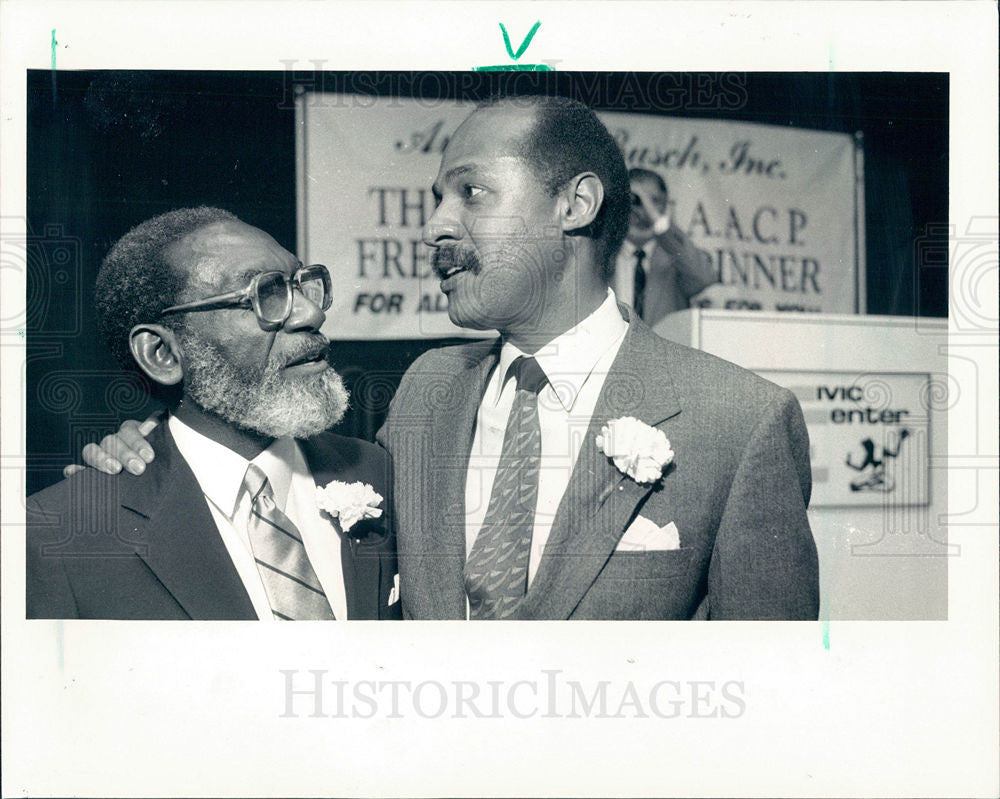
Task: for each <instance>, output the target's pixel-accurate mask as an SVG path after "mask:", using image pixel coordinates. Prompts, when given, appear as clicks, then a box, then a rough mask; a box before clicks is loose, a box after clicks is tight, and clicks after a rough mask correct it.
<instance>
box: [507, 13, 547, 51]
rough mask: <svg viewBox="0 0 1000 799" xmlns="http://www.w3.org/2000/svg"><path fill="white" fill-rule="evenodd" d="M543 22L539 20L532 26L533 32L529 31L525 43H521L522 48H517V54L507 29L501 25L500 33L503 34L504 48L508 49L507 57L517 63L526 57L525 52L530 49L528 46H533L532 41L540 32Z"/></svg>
mask: <svg viewBox="0 0 1000 799" xmlns="http://www.w3.org/2000/svg"><path fill="white" fill-rule="evenodd" d="M541 24H542V21H541V20H538V22H536V23H535V24H534V25H532V26H531V30H530V31H528V35H527V36H525V37H524V41H523V42H521V46H520V47H518V48H517V52H516V53H515V52H514V51H513V50H512V49H511V46H510V37H509V36H508V35H507V29H506V28H505V27H504V26H503V23H502V22H501V23H500V31H501V33H503V46H504V47H506V48H507V55H509V56H510V57H511V60H513V61H517V59H519V58H520V57H521V56H523V55H524V51H525V50H527V49H528V45H529V44H531V40H532V39H533V38H534V37H535V33H537V32H538V28H539V27H540V26H541Z"/></svg>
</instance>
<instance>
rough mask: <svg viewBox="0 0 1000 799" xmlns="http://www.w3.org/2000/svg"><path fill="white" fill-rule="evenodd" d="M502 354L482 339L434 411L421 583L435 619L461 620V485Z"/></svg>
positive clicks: (497, 343)
mask: <svg viewBox="0 0 1000 799" xmlns="http://www.w3.org/2000/svg"><path fill="white" fill-rule="evenodd" d="M499 355H500V339H496V340H494V341H491V342H484V344H483V346H482V347H477V348H473V349H472V351H471V352H469V353H467V354H466V355H465V357H463V359H462V363H461V364H460V365H459V368H458V369H457V370H456V373H455V377H454V378H453V381H452V383H451V385H450V386H448V391H449V392H450V395H451V397H453V398H454V402H451V403H442V404H443V405H446V406H447V407H441V408H438V409H436V411H435V413H434V414H433V418H432V427H431V434H430V441H429V442H427V443H428V445H429V446H430V447H431V452H432V456H431V459H430V464H431V469H430V474H429V475H425V478H429V479H423V480H422V481H421V485H422V486H424V491H423V492H422V494H421V500H422V502H423V503H425V507H428V508H431V509H432V512H431V514H430V515H429V518H430V521H431V523H430V524H429V525H428V527H427V529H425V530H423V531H421V535H423V536H426V541H427V543H426V548H425V549H424V550H423V552H426V553H433V556H432V557H430V558H425V559H424V561H423V566H422V568H423V569H424V580H425V581H426V583H425V584H427V585H430V586H433V594H432V595H431V596H429V597H427V598H426V601H428V602H429V603H430V604H431V612H430V615H428V616H426V617H427V618H434V619H455V618H458V619H464V618H465V617H466V600H465V597H466V594H465V573H464V570H465V483H466V477H467V473H468V468H469V455H470V452H471V450H472V440H473V437H474V435H475V429H476V416H477V414H478V411H479V404H480V402H481V400H482V396H483V392H484V391H485V389H486V381H487V379H488V378H489V376H490V372H491V371H492V370H493V368H494V367H495V366H496V364H497V361H498V359H499Z"/></svg>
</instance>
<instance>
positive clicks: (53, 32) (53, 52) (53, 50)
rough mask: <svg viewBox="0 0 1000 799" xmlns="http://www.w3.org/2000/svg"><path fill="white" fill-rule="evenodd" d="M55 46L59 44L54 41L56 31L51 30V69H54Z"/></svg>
mask: <svg viewBox="0 0 1000 799" xmlns="http://www.w3.org/2000/svg"><path fill="white" fill-rule="evenodd" d="M57 44H59V42H57V41H56V29H55V28H53V29H52V45H51V47H52V69H55V68H56V45H57Z"/></svg>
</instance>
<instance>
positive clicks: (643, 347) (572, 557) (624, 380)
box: [515, 309, 681, 619]
mask: <svg viewBox="0 0 1000 799" xmlns="http://www.w3.org/2000/svg"><path fill="white" fill-rule="evenodd" d="M625 313H626V314H628V311H627V309H625ZM666 362H667V355H666V353H665V351H664V342H663V341H662V339H660V338H659V336H657V335H656V334H655V333H653V332H652V331H651V330H650V329H649V327H648V326H647V325H645V324H644V323H643V322H642V321H640V320H637V319H630V320H629V329H628V332H627V333H626V334H625V339H624V340H623V341H622V346H621V349H620V350H619V351H618V355H617V357H616V358H615V361H614V363H613V364H612V366H611V369H610V370H609V371H608V375H607V378H606V379H605V381H604V386H603V387H602V389H601V393H600V395H599V397H598V400H597V404H596V406H595V408H594V415H593V417H592V418H591V422H590V426H589V428H588V430H587V435H586V438H585V440H584V442H583V445H582V446H581V448H580V454H579V456H578V457H577V461H576V465H575V467H574V469H573V474H572V476H571V477H570V481H569V485H568V486H567V489H566V493H565V495H564V496H563V498H562V501H561V502H560V505H559V509H558V511H557V512H556V516H555V519H554V520H553V523H552V530H551V532H550V533H549V538H548V541H547V542H546V545H545V551H544V553H543V555H542V559H541V562H540V563H539V566H538V572H537V574H536V575H535V579H534V580H533V581H532V583H531V586H530V588H529V589H528V594H527V596H526V597H525V599H524V602H522V603H521V606H520V607H519V609H518V612H517V614H516V615H515V618H522V619H565V618H568V617H569V615H570V614H571V613H572V612H573V609H574V608H575V607H576V606H577V604H579V602H580V599H581V598H582V597H583V595H584V593H586V591H587V589H588V588H589V587H590V585H591V583H593V581H594V579H595V578H596V577H597V575H598V573H599V572H600V570H601V569H602V568H603V566H604V564H605V562H606V561H607V559H608V558H609V557H610V556H611V553H612V552H613V551H614V549H615V546H616V545H617V544H618V541H619V539H620V538H621V537H622V535H623V533H624V532H625V528H626V526H627V525H628V522H629V520H630V519H631V518H632V516H633V514H634V513H635V510H636V508H637V507H638V505H639V503H640V502H642V501H643V499H645V497H646V496H647V495H648V494H649V493H650V491H652V490H654V489H655V487H656V486H655V484H654V485H646V486H644V485H640V484H639V483H636V482H635V481H633V480H631V479H629V478H627V477H625V476H624V475H623V474H622V473H621V472H619V471H618V469H617V468H616V467H615V466H614V464H613V463H612V461H611V459H610V458H608V457H607V456H606V455H604V453H603V452H601V451H600V449H598V447H597V444H596V438H597V436H598V434H599V433H600V431H601V427H602V426H603V425H604V424H606V423H607V422H608V420H610V419H616V418H618V417H621V416H634V417H636V418H637V419H639V420H640V421H643V422H645V423H646V424H648V425H651V426H655V425H657V424H659V423H661V422H663V421H665V420H666V419H669V418H670V417H672V416H675V415H676V414H678V413H680V410H681V408H680V405H679V403H678V401H677V397H676V393H675V392H674V389H673V385H672V381H671V380H670V376H669V374H668V369H667V365H666ZM669 474H670V472H669V470H668V472H667V474H666V475H665V479H667V478H669Z"/></svg>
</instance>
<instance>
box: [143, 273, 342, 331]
mask: <svg viewBox="0 0 1000 799" xmlns="http://www.w3.org/2000/svg"><path fill="white" fill-rule="evenodd" d="M296 289H298V290H299V291H301V292H302V296H303V297H305V298H306V299H307V300H309V301H310V302H311V303H313V305H315V306H316V307H317V308H319V309H321V310H323V311H325V310H327V309H328V308H329V307H330V305H331V303H332V302H333V296H332V289H333V284H332V282H331V280H330V272H329V270H328V269H327V268H326V267H325V266H323V265H322V264H313V265H312V266H304V267H302V268H301V269H298V270H296V272H295V274H293V275H288V274H286V273H285V272H279V271H277V270H274V271H268V272H260V273H258V274H256V275H254V276H253V279H252V280H251V281H250V284H249V285H248V286H247V287H246V288H245V289H240V290H238V291H230V292H227V293H226V294H216V295H215V296H212V297H205V298H204V299H201V300H195V301H193V302H185V303H181V304H180V305H171V306H170V307H169V308H164V309H163V310H162V311H161V312H160V314H161V316H162V315H166V314H171V313H180V312H182V311H208V310H212V309H215V308H233V307H243V308H253V312H254V313H255V314H256V315H257V323H258V324H259V325H260V326H261V328H263V329H264V330H277V329H278V328H279V327H281V326H282V325H283V324H285V322H287V321H288V317H289V316H291V314H292V304H293V302H294V299H295V297H294V295H295V290H296Z"/></svg>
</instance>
